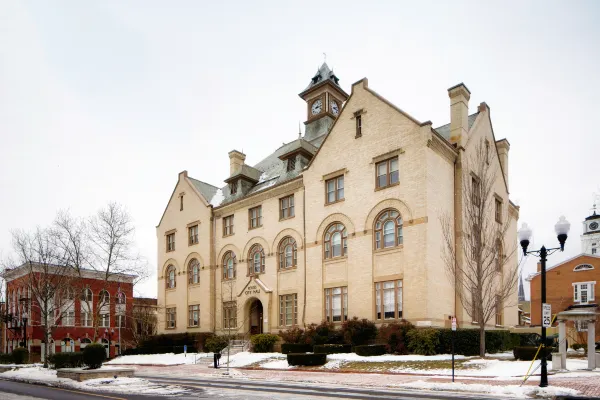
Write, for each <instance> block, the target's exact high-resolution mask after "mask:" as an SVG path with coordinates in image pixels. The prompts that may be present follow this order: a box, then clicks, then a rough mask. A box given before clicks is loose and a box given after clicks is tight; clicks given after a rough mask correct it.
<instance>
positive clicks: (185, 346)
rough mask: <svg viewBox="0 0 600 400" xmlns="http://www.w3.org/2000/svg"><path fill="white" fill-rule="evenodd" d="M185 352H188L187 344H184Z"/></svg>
mask: <svg viewBox="0 0 600 400" xmlns="http://www.w3.org/2000/svg"><path fill="white" fill-rule="evenodd" d="M183 352H184V353H187V344H184V345H183Z"/></svg>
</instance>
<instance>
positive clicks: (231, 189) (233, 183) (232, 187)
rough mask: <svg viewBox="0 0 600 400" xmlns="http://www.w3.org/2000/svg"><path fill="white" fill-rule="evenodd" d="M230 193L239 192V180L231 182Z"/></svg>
mask: <svg viewBox="0 0 600 400" xmlns="http://www.w3.org/2000/svg"><path fill="white" fill-rule="evenodd" d="M229 193H231V194H236V193H237V181H235V182H231V183H230V184H229Z"/></svg>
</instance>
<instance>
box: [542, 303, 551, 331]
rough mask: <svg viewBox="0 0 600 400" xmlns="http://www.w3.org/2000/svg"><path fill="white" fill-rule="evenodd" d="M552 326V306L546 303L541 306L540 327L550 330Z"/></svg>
mask: <svg viewBox="0 0 600 400" xmlns="http://www.w3.org/2000/svg"><path fill="white" fill-rule="evenodd" d="M551 325H552V306H551V305H550V304H548V303H544V304H542V326H543V327H544V328H550V326H551Z"/></svg>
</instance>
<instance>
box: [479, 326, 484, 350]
mask: <svg viewBox="0 0 600 400" xmlns="http://www.w3.org/2000/svg"><path fill="white" fill-rule="evenodd" d="M479 356H480V357H482V358H483V357H485V323H479Z"/></svg>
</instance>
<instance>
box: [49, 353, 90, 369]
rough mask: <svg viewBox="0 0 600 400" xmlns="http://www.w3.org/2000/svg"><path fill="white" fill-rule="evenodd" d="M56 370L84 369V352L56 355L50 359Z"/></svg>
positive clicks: (52, 355)
mask: <svg viewBox="0 0 600 400" xmlns="http://www.w3.org/2000/svg"><path fill="white" fill-rule="evenodd" d="M48 363H49V364H50V365H52V366H53V368H54V369H60V368H79V367H83V366H84V363H83V352H71V353H55V354H51V355H50V356H49V357H48Z"/></svg>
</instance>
